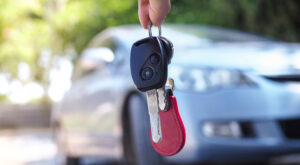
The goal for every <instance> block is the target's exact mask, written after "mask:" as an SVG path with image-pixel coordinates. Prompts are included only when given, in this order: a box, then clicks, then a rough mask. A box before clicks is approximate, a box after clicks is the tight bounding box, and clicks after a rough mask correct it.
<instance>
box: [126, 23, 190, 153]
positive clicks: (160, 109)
mask: <svg viewBox="0 0 300 165" xmlns="http://www.w3.org/2000/svg"><path fill="white" fill-rule="evenodd" d="M148 30H149V37H147V38H144V39H142V40H139V41H137V42H135V43H134V44H133V46H132V48H131V56H130V68H131V75H132V78H133V81H134V84H135V86H136V88H137V89H139V90H140V91H142V92H146V94H147V104H148V111H149V116H150V125H151V126H150V127H151V132H150V133H151V142H152V145H153V147H154V148H155V150H156V151H157V152H158V153H160V154H163V155H173V154H175V153H177V152H178V151H179V150H180V149H181V148H182V147H183V145H184V141H185V131H184V127H183V124H182V122H181V119H180V116H179V113H178V108H177V103H176V98H175V97H174V96H172V94H170V93H172V92H170V91H171V90H170V89H167V90H166V88H165V84H166V81H167V73H168V64H169V63H170V61H171V58H172V55H173V44H172V43H171V42H170V41H169V40H168V39H166V38H164V37H162V36H161V29H160V27H159V36H156V37H154V36H152V32H151V23H150V22H149V24H148ZM171 82H173V81H171ZM171 84H172V85H171V86H172V89H173V84H174V82H173V83H171ZM166 91H167V92H166ZM166 112H167V113H166ZM162 113H164V114H162ZM161 115H162V116H163V118H162V121H163V127H162V123H161V118H160V116H161ZM168 118H169V119H168ZM169 126H170V127H178V128H175V129H174V130H177V132H176V133H174V132H172V131H168V127H169ZM162 128H163V129H164V130H165V132H166V133H165V134H164V133H163V132H162ZM178 130H180V131H179V132H178ZM170 135H177V140H175V141H174V138H173V137H172V136H170ZM162 137H165V139H162ZM174 142H177V143H178V144H180V145H178V144H175V145H174ZM169 145H173V146H175V148H174V147H169Z"/></svg>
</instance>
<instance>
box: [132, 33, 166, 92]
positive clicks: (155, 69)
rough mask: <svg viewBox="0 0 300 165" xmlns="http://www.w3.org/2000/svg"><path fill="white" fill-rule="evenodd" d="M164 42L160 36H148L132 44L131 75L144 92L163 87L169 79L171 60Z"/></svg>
mask: <svg viewBox="0 0 300 165" xmlns="http://www.w3.org/2000/svg"><path fill="white" fill-rule="evenodd" d="M164 44H165V43H163V41H162V40H161V39H160V38H159V37H148V38H144V39H142V40H139V41H137V42H135V43H134V44H133V45H132V48H131V56H130V69H131V76H132V79H133V81H134V84H135V86H136V88H137V89H139V90H140V91H142V92H145V91H148V90H151V89H158V88H161V87H163V86H164V85H165V83H166V81H167V76H168V62H169V60H168V56H167V54H166V53H167V52H166V49H165V46H164Z"/></svg>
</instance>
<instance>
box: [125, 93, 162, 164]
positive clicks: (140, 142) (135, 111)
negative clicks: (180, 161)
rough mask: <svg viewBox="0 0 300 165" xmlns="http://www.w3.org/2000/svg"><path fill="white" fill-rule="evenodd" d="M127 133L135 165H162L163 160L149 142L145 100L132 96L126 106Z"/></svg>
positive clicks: (148, 124)
mask: <svg viewBox="0 0 300 165" xmlns="http://www.w3.org/2000/svg"><path fill="white" fill-rule="evenodd" d="M128 108H129V109H128V110H129V111H128V113H129V115H128V117H129V126H130V129H129V132H130V140H131V143H130V144H131V146H132V147H131V149H132V151H131V152H132V154H131V155H132V156H133V160H134V163H133V164H137V165H153V164H157V165H163V164H164V162H163V158H162V156H160V155H159V154H158V153H157V152H156V151H155V150H154V149H153V147H152V145H151V141H150V121H149V114H148V108H147V103H146V101H145V99H144V98H143V97H142V96H140V95H138V94H134V95H132V96H131V97H130V100H129V106H128Z"/></svg>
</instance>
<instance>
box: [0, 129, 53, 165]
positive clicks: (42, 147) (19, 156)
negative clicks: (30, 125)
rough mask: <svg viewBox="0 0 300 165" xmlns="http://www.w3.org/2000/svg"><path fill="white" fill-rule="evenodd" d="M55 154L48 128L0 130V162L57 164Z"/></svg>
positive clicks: (32, 164)
mask: <svg viewBox="0 0 300 165" xmlns="http://www.w3.org/2000/svg"><path fill="white" fill-rule="evenodd" d="M55 154H56V147H55V145H54V143H53V141H52V139H51V138H50V132H49V131H48V130H47V129H38V130H37V129H34V130H30V129H26V130H1V131H0V164H7V165H41V164H43V165H55Z"/></svg>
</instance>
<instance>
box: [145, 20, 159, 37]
mask: <svg viewBox="0 0 300 165" xmlns="http://www.w3.org/2000/svg"><path fill="white" fill-rule="evenodd" d="M151 27H152V23H151V21H150V20H149V22H148V33H149V37H152V30H151ZM157 28H158V36H161V26H158V27H157Z"/></svg>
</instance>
